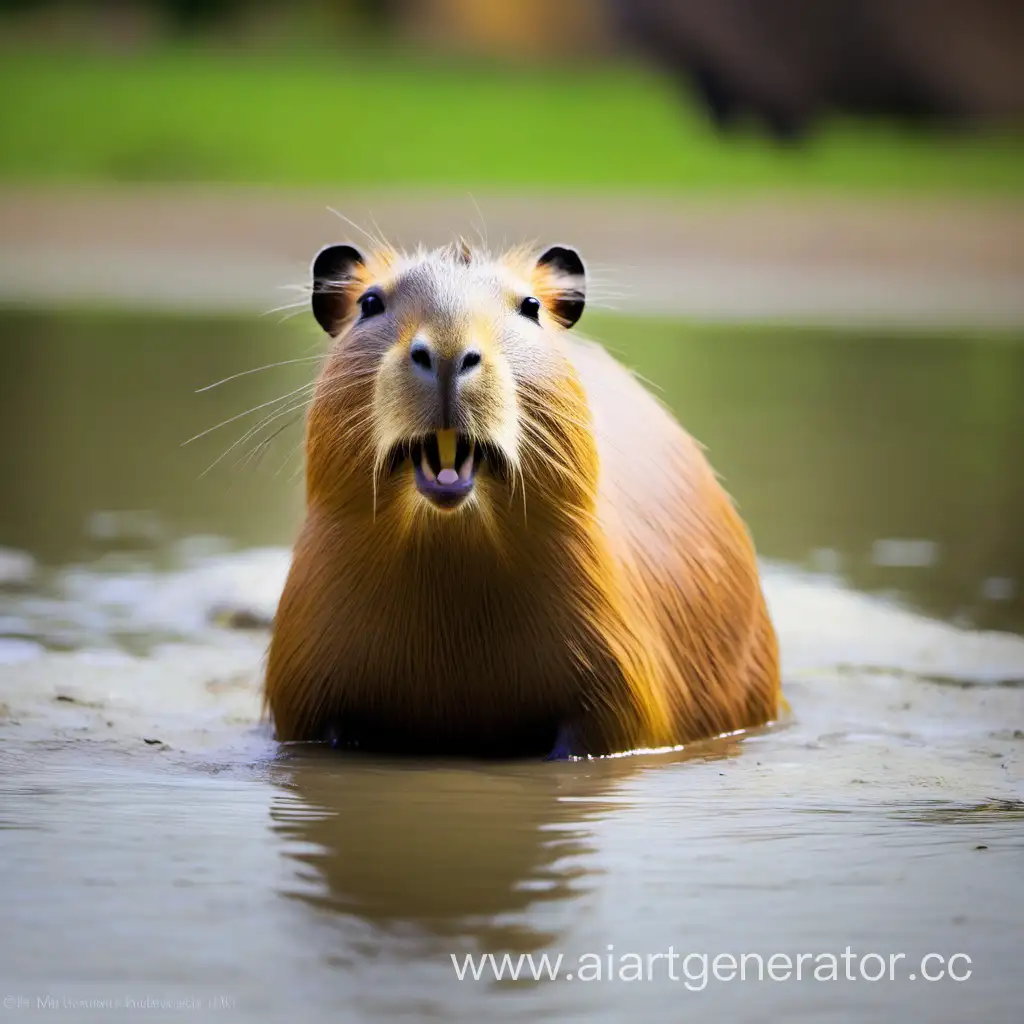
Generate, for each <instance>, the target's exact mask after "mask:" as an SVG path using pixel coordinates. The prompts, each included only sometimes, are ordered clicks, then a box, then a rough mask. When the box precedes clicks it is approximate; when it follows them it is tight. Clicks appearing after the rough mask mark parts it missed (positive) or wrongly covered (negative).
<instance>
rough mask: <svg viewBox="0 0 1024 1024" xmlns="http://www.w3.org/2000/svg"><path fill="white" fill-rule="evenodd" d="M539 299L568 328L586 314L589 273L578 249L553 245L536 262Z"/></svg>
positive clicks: (535, 274) (535, 272) (535, 273)
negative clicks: (584, 309)
mask: <svg viewBox="0 0 1024 1024" xmlns="http://www.w3.org/2000/svg"><path fill="white" fill-rule="evenodd" d="M534 276H535V277H536V279H537V283H536V287H537V298H538V299H540V300H541V302H543V303H544V305H545V306H546V307H547V310H548V312H549V313H550V314H551V315H552V316H553V317H555V318H556V319H558V320H560V321H561V322H562V324H564V326H566V327H572V325H573V324H574V323H576V321H577V320H579V318H580V317H581V316H582V315H583V306H584V303H585V302H586V298H587V272H586V269H585V268H584V266H583V260H581V259H580V254H579V253H578V252H577V251H576V250H575V249H570V248H568V247H567V246H564V245H553V246H552V247H551V248H550V249H548V250H547V252H545V253H543V254H542V255H541V256H540V258H539V259H538V260H537V267H536V270H535V271H534Z"/></svg>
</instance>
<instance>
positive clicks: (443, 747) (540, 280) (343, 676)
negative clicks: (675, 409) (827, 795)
mask: <svg viewBox="0 0 1024 1024" xmlns="http://www.w3.org/2000/svg"><path fill="white" fill-rule="evenodd" d="M371 283H374V284H380V285H382V286H383V287H385V288H389V287H395V288H397V289H398V291H397V292H396V294H397V295H398V296H399V300H400V301H399V303H398V307H397V308H398V312H397V313H396V314H395V316H394V317H393V318H392V319H391V320H389V321H388V322H387V323H382V324H380V325H378V328H377V331H376V333H375V332H374V331H373V330H368V329H365V328H364V327H363V326H362V325H360V327H359V328H358V329H357V328H354V327H353V326H352V316H354V313H353V314H352V316H349V317H348V319H346V320H344V321H343V322H340V323H339V324H338V325H337V331H336V333H337V339H336V341H335V343H334V348H333V350H332V353H331V355H330V357H329V358H328V361H327V363H326V366H325V369H324V371H323V374H322V376H321V378H320V380H319V382H318V385H317V390H316V395H315V398H314V401H313V404H312V407H311V410H310V414H309V417H308V422H307V433H306V468H307V517H306V521H305V524H304V526H303V529H302V532H301V535H300V537H299V540H298V542H297V544H296V547H295V553H294V560H293V564H292V568H291V572H290V575H289V578H288V582H287V585H286V587H285V591H284V594H283V597H282V600H281V603H280V606H279V609H278V613H277V618H276V625H275V631H274V636H273V640H272V644H271V649H270V655H269V663H268V672H267V681H266V701H267V704H268V706H269V709H270V711H271V712H272V714H273V718H274V721H275V724H276V730H277V735H278V737H279V739H282V740H321V739H325V738H327V737H328V736H332V735H333V736H334V737H336V738H337V739H338V740H339V741H340V742H341V743H343V744H347V745H351V746H359V747H363V748H369V749H380V750H393V751H401V752H421V753H431V752H436V753H464V754H473V755H495V756H511V755H526V754H544V753H546V752H547V751H548V750H550V749H551V748H552V746H553V745H554V744H555V741H556V737H557V736H558V733H559V730H561V729H565V728H568V729H569V730H570V731H571V735H572V737H573V747H574V749H575V752H577V753H590V754H602V753H610V752H615V751H621V750H628V749H634V748H637V747H656V746H665V745H670V744H676V743H682V742H686V741H689V740H694V739H697V738H701V737H706V736H710V735H716V734H719V733H722V732H728V731H732V730H735V729H740V728H746V727H750V726H756V725H760V724H763V723H765V722H767V721H769V720H770V719H772V718H774V717H775V716H776V713H777V710H778V702H779V673H778V654H777V647H776V640H775V635H774V632H773V629H772V626H771V623H770V621H769V618H768V614H767V611H766V608H765V603H764V598H763V596H762V592H761V587H760V582H759V579H758V572H757V565H756V561H755V557H754V550H753V546H752V544H751V541H750V538H749V536H748V534H747V531H746V529H745V528H744V526H743V523H742V522H741V520H740V519H739V516H738V515H737V513H736V511H735V509H734V507H733V505H732V503H731V501H730V500H729V498H728V496H727V495H726V494H725V492H724V491H723V490H722V488H721V486H720V484H719V483H718V481H717V479H716V477H715V475H714V473H713V472H712V470H711V468H710V467H709V465H708V463H707V461H706V459H705V457H704V455H703V453H702V451H701V449H700V448H699V446H698V445H697V444H696V443H695V442H694V441H693V439H692V438H690V437H689V435H688V434H686V432H685V431H684V430H683V429H682V428H681V427H680V426H679V425H678V424H677V423H676V421H675V420H674V419H673V418H672V416H671V415H670V414H669V413H668V412H667V411H666V410H665V409H664V408H663V407H662V406H661V405H660V404H659V403H658V402H657V401H656V400H655V399H654V398H653V397H652V396H651V395H650V394H649V393H648V392H647V391H646V390H645V389H644V388H643V387H642V386H641V385H640V384H639V383H638V382H637V381H636V380H635V378H634V377H633V376H632V375H631V374H630V373H628V372H627V371H626V370H625V369H624V368H623V367H622V366H620V365H619V364H618V363H617V362H616V361H615V360H614V359H613V358H612V357H611V356H610V355H608V354H607V353H606V352H605V351H604V349H602V348H600V347H599V346H597V345H595V344H593V343H590V342H587V341H585V340H577V339H575V338H574V337H573V336H572V335H571V334H569V333H568V332H566V331H565V330H564V329H563V327H562V325H561V324H560V323H559V322H558V316H557V314H558V309H559V300H560V297H561V296H563V294H564V293H565V288H566V283H565V282H562V281H560V280H558V278H557V274H553V273H551V272H550V271H549V270H547V269H546V268H543V267H539V266H536V265H535V263H534V260H533V258H532V257H530V255H529V254H528V253H526V252H524V251H516V252H513V253H511V254H508V255H506V256H505V257H503V258H501V259H500V260H497V261H493V262H492V261H490V260H489V259H485V258H484V257H482V256H481V255H480V254H476V253H471V252H470V251H469V250H468V248H467V247H465V245H464V243H463V244H457V245H455V246H452V247H448V248H446V249H443V250H438V251H435V252H432V253H424V252H420V253H415V254H413V255H411V256H404V255H401V254H396V253H393V252H385V253H381V254H378V255H377V256H375V257H372V258H370V259H368V260H367V262H366V265H365V266H363V267H360V268H357V270H356V272H355V273H354V275H353V276H352V278H351V279H348V280H344V281H339V282H338V285H337V286H338V288H339V291H341V292H345V293H346V294H345V295H343V296H342V298H343V300H350V301H348V302H346V301H342V303H341V305H340V306H339V309H341V310H342V311H345V310H347V309H348V308H349V306H350V305H351V303H352V302H354V299H355V297H356V296H357V295H358V294H359V293H360V292H361V291H362V290H363V289H365V288H366V287H367V286H368V285H369V284H371ZM526 294H532V295H535V296H536V297H537V298H539V299H540V300H541V302H542V304H543V306H544V309H545V314H544V316H543V319H542V324H541V326H540V327H537V326H536V325H530V326H529V329H527V328H526V326H525V325H520V324H518V323H517V322H516V321H515V320H514V319H509V315H510V314H509V309H512V310H513V313H512V314H511V315H514V303H515V302H517V301H519V299H521V297H522V296H523V295H526ZM506 307H508V308H506ZM439 311H440V312H439ZM442 313H443V316H442ZM424 317H426V318H427V320H426V321H425V320H424ZM428 321H429V324H430V325H433V326H432V327H431V329H432V330H433V332H434V335H435V338H436V340H437V343H438V344H439V345H442V346H443V345H452V346H457V345H458V344H460V343H462V341H464V339H465V337H466V336H467V334H472V336H473V337H474V339H475V341H477V342H478V343H480V344H482V347H483V349H484V365H485V368H486V370H487V374H486V375H481V376H480V378H479V380H477V381H476V383H475V384H474V386H473V389H472V390H471V391H469V392H468V393H467V394H466V396H465V400H464V401H463V402H461V403H460V409H461V415H462V417H463V418H462V419H461V420H460V429H462V430H464V431H466V432H468V433H470V434H472V435H473V436H474V437H479V438H485V439H487V440H490V441H492V442H494V443H498V444H500V446H501V447H502V450H503V451H504V452H505V453H506V455H507V457H508V459H509V465H510V466H511V468H512V472H511V474H510V479H509V480H504V479H499V478H498V477H496V476H495V475H493V474H489V473H488V472H487V471H486V467H485V469H484V471H483V472H482V473H481V475H480V477H479V478H478V480H477V484H476V493H475V494H474V496H473V497H472V498H470V500H469V502H468V503H467V504H468V507H466V508H463V509H460V510H457V511H456V512H451V513H441V512H438V511H436V510H435V509H433V508H432V507H429V506H428V504H427V503H426V502H425V501H424V500H423V499H421V498H420V497H419V496H418V495H417V494H416V493H415V490H414V488H413V487H412V484H411V481H410V476H411V470H409V469H408V467H405V468H403V469H402V470H401V471H400V472H399V473H398V474H397V475H394V476H390V475H388V473H387V467H386V466H385V465H384V458H385V456H386V453H387V450H388V448H389V446H390V445H392V444H394V443H395V442H396V441H398V440H400V439H401V438H402V437H403V436H405V437H407V436H411V435H413V434H416V433H418V432H421V431H423V430H427V429H431V428H432V427H434V426H436V422H435V421H436V409H435V408H434V407H433V406H432V404H431V400H430V396H429V395H424V394H422V393H420V392H418V391H416V388H415V385H414V383H410V382H407V381H406V378H405V376H403V373H404V371H403V369H402V366H403V365H404V364H403V363H402V359H403V358H404V353H405V352H406V351H407V346H408V343H409V341H410V339H411V337H412V336H413V334H414V333H415V332H417V331H418V330H419V329H420V327H421V325H422V324H423V323H425V322H428ZM371 326H372V325H371ZM531 332H532V333H531ZM332 333H334V332H332Z"/></svg>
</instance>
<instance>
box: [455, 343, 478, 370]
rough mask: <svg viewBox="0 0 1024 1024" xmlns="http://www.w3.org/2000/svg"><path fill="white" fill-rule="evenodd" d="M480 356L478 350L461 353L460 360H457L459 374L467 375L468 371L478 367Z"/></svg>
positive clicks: (472, 349)
mask: <svg viewBox="0 0 1024 1024" xmlns="http://www.w3.org/2000/svg"><path fill="white" fill-rule="evenodd" d="M481 358H482V356H481V355H480V352H479V350H477V349H475V348H471V349H469V350H468V351H466V352H464V353H463V356H462V358H461V359H460V360H459V374H460V375H461V374H464V373H469V371H470V370H472V369H474V368H475V367H477V366H479V365H480V360H481Z"/></svg>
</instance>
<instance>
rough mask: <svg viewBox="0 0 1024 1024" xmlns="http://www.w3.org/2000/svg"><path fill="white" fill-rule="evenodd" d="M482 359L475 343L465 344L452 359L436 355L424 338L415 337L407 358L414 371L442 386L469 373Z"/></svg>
mask: <svg viewBox="0 0 1024 1024" xmlns="http://www.w3.org/2000/svg"><path fill="white" fill-rule="evenodd" d="M482 359H483V356H482V355H481V353H480V349H478V348H477V347H476V346H475V345H467V346H466V347H465V348H464V349H462V350H461V351H460V352H459V353H458V354H457V355H456V356H455V357H454V358H452V359H449V358H446V357H443V356H438V354H437V353H436V352H435V351H434V349H433V348H432V347H431V345H430V342H428V341H427V340H426V339H425V338H416V339H415V340H414V341H413V343H412V344H411V345H410V346H409V360H410V362H411V363H412V365H413V367H414V368H415V370H416V373H418V374H419V375H420V376H422V377H427V378H429V379H430V380H432V381H436V382H438V383H440V384H443V385H444V386H447V385H448V384H449V383H450V382H451V381H452V379H453V378H456V377H465V376H466V375H467V374H469V373H471V372H472V371H473V370H475V369H476V368H477V367H478V366H479V365H480V363H481V361H482Z"/></svg>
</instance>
